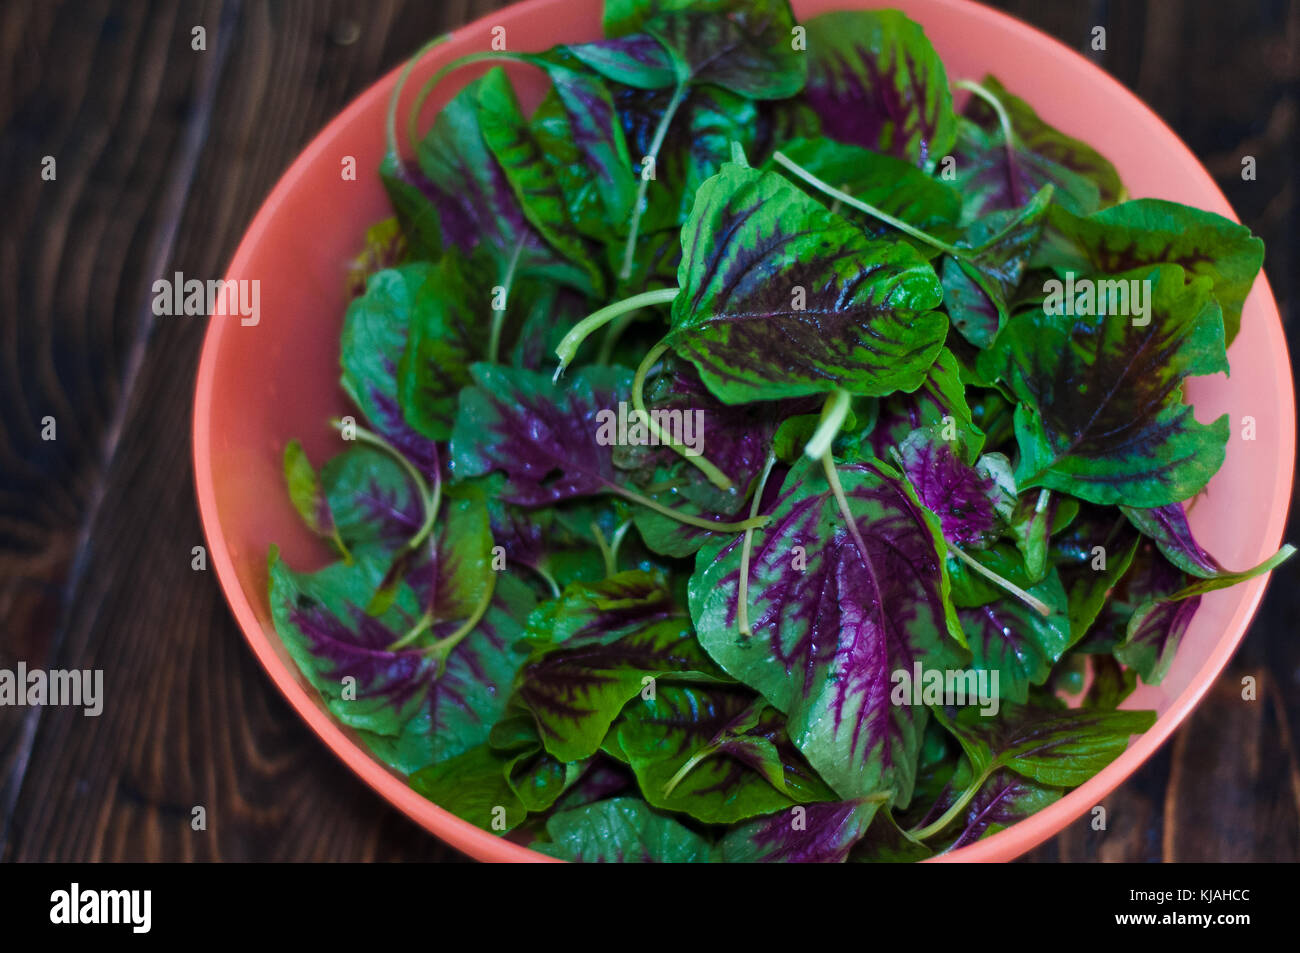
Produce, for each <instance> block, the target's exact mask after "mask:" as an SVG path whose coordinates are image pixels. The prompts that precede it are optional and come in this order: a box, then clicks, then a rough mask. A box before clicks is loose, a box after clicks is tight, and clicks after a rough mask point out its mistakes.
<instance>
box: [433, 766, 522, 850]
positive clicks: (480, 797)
mask: <svg viewBox="0 0 1300 953" xmlns="http://www.w3.org/2000/svg"><path fill="white" fill-rule="evenodd" d="M508 764H509V758H508V757H507V756H505V755H502V754H501V753H500V752H498V751H494V750H493V749H492V748H490V747H488V746H487V745H486V744H479V745H475V746H474V747H473V748H470V749H469V750H468V751H466V752H464V753H462V754H459V755H456V756H455V757H454V758H448V759H447V760H446V761H442V762H439V763H438V764H431V765H429V766H428V767H426V768H421V769H420V770H419V771H417V772H415V774H413V775H411V778H410V783H411V787H412V788H414V789H415V790H416V791H417V792H419V793H420V794H421V795H423V796H424V797H426V798H428V799H429V800H430V801H432V802H433V803H434V804H437V805H438V806H439V807H441V808H442V809H443V810H446V811H450V812H451V813H452V814H455V815H456V816H457V817H459V818H461V819H462V820H466V821H469V822H470V823H471V824H475V825H477V826H479V827H481V828H483V829H484V830H486V831H492V833H494V834H505V833H506V832H507V831H509V830H511V829H513V828H515V827H517V826H518V825H519V824H521V823H523V820H524V818H525V817H527V815H528V810H527V808H525V806H524V803H523V802H522V801H521V800H520V799H519V797H518V796H516V794H515V792H514V791H513V790H512V789H511V787H510V784H509V782H508V781H507V780H506V775H505V772H506V768H507V766H508Z"/></svg>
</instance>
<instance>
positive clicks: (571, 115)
mask: <svg viewBox="0 0 1300 953" xmlns="http://www.w3.org/2000/svg"><path fill="white" fill-rule="evenodd" d="M652 42H653V41H652ZM654 46H656V47H657V46H658V44H657V43H655V44H654ZM546 69H547V72H548V74H549V75H550V78H551V84H552V88H551V91H550V92H549V93H548V94H547V96H546V98H545V99H543V100H542V103H541V105H540V106H538V108H537V110H536V112H534V113H533V116H532V119H531V120H530V126H531V129H532V135H533V137H534V139H535V140H536V142H537V144H538V145H539V146H540V147H541V149H542V152H543V153H544V155H545V156H546V158H547V160H548V161H549V162H550V165H551V169H552V172H553V174H554V176H555V179H556V184H557V185H558V186H559V188H560V190H561V192H562V193H563V195H564V200H565V204H566V206H567V212H568V216H569V219H570V221H571V222H572V224H573V227H574V228H575V229H577V231H578V232H579V233H581V234H583V235H586V236H588V237H591V238H597V239H606V240H608V239H612V238H615V237H617V236H619V235H621V234H623V233H624V232H625V231H626V227H625V225H626V222H627V221H628V219H629V218H630V217H631V214H632V206H633V204H634V202H635V201H636V180H635V177H634V176H633V164H632V158H631V155H630V153H629V152H628V146H627V140H626V137H625V135H624V132H623V127H622V125H621V123H620V121H619V115H618V111H617V107H616V106H615V104H614V97H613V94H612V93H611V91H610V90H609V88H608V87H607V86H606V85H605V83H603V82H602V81H601V80H600V79H599V77H595V76H591V75H590V74H588V73H585V72H580V71H578V70H576V69H570V68H567V67H565V66H561V65H558V64H549V65H547V67H546Z"/></svg>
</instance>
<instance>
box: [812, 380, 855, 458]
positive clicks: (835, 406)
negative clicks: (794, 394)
mask: <svg viewBox="0 0 1300 953" xmlns="http://www.w3.org/2000/svg"><path fill="white" fill-rule="evenodd" d="M851 403H852V396H851V395H850V394H849V392H848V391H846V390H839V389H836V390H835V391H833V392H832V393H831V395H830V397H828V398H827V399H826V403H825V404H824V405H823V406H822V418H821V420H820V421H819V422H818V423H817V429H816V430H815V431H813V435H812V439H810V440H809V441H808V444H807V446H805V447H804V449H803V452H804V453H805V454H807V455H808V458H809V459H810V460H820V459H821V458H822V455H823V454H825V453H826V451H827V450H829V449H830V448H831V444H832V443H833V442H834V441H835V437H836V435H837V434H838V433H839V432H840V428H841V427H843V426H844V418H846V417H847V416H848V415H849V405H850V404H851Z"/></svg>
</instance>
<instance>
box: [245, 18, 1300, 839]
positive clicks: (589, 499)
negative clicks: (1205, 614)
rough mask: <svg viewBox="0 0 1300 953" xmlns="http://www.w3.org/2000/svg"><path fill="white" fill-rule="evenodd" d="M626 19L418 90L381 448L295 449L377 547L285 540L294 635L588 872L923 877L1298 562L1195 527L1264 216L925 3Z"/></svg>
mask: <svg viewBox="0 0 1300 953" xmlns="http://www.w3.org/2000/svg"><path fill="white" fill-rule="evenodd" d="M605 33H606V38H605V39H603V40H600V41H597V42H592V43H584V44H576V45H564V46H558V47H556V48H554V49H552V50H550V51H548V52H545V53H537V54H521V53H510V52H506V51H492V52H485V53H481V54H476V55H474V56H472V57H469V58H467V60H469V61H474V62H481V61H484V60H490V61H491V60H499V61H506V62H515V63H519V62H522V63H526V64H529V65H530V66H532V67H535V68H538V69H540V70H542V71H544V73H545V74H546V76H547V78H548V81H549V88H548V92H547V93H546V95H545V97H544V98H543V99H542V101H541V103H540V104H539V105H538V106H537V107H536V109H535V110H533V111H532V112H531V113H526V111H525V110H524V108H523V107H522V106H521V104H520V101H519V98H518V97H517V95H516V93H515V90H514V89H513V87H512V85H511V83H510V80H509V78H508V76H507V74H506V72H504V71H503V70H502V69H500V68H499V67H494V68H493V69H491V70H490V71H489V72H487V73H486V74H485V75H483V76H482V77H481V78H479V79H476V80H474V81H472V82H471V83H469V84H468V85H466V86H465V87H464V88H463V90H462V91H461V92H460V93H459V94H457V95H456V96H455V97H454V98H453V99H452V101H451V102H450V103H449V104H448V105H447V106H446V107H445V108H444V109H443V110H442V111H441V113H440V114H439V115H438V117H437V119H436V120H435V122H434V123H433V125H432V128H431V129H429V130H428V131H427V132H424V133H423V134H413V135H412V139H413V150H412V151H413V154H414V158H413V159H404V158H402V156H401V150H400V149H399V145H398V125H397V122H396V119H395V116H393V115H390V121H389V126H388V136H389V142H388V155H387V157H386V159H385V161H384V163H383V165H382V167H381V173H382V176H383V180H384V185H385V187H386V188H387V190H388V193H389V195H390V197H391V201H392V205H393V209H394V212H395V217H394V218H393V219H390V220H387V221H384V222H381V223H378V224H376V225H375V226H374V228H372V229H371V231H370V233H369V235H368V241H367V247H366V249H365V250H364V251H363V253H362V255H361V256H360V257H359V258H358V259H357V262H356V264H355V269H354V275H353V281H354V286H355V292H356V294H355V297H354V299H353V300H352V302H351V304H350V305H349V307H348V311H347V315H346V319H345V324H344V331H343V336H342V341H341V346H340V362H341V366H342V372H343V373H342V384H343V389H344V391H345V392H346V394H347V395H348V397H349V398H350V400H351V402H352V403H353V404H354V405H355V411H354V412H353V413H352V414H349V415H345V416H342V417H340V418H339V419H338V420H337V421H336V425H337V426H338V429H339V431H340V436H341V437H342V438H343V440H344V441H345V446H346V449H344V450H343V451H342V452H341V453H339V454H338V455H337V456H335V457H333V458H332V459H330V460H328V461H326V462H325V463H324V464H323V465H322V466H321V467H320V468H319V469H317V468H316V467H315V466H314V465H313V464H312V463H311V462H310V461H309V460H308V459H307V457H306V454H305V453H304V452H303V450H302V448H301V446H300V445H298V444H297V443H290V444H289V445H288V446H287V447H286V448H285V454H284V470H285V476H286V479H287V483H288V491H289V494H290V497H291V499H292V501H293V503H294V506H295V507H296V508H297V510H298V511H299V513H300V514H301V515H302V518H303V520H304V521H305V522H306V524H307V525H308V526H309V527H310V528H311V529H312V530H313V531H315V532H316V533H318V534H319V535H320V536H322V537H323V538H324V539H326V540H328V541H329V543H330V544H331V545H332V546H333V547H334V548H335V549H336V550H337V556H338V560H337V562H335V563H334V564H333V565H330V566H329V567H327V568H325V569H322V570H320V571H317V572H313V573H300V572H295V571H294V570H293V569H292V568H291V567H290V566H288V565H287V564H286V563H285V561H284V560H283V559H281V558H280V555H279V553H278V551H277V550H275V549H273V550H272V552H271V555H270V603H271V611H272V614H273V617H274V620H275V623H276V627H277V629H278V631H279V633H280V636H281V638H282V639H283V641H284V643H285V646H286V647H287V648H288V650H289V652H290V654H291V655H292V656H293V658H294V659H295V660H296V661H297V663H298V665H299V667H300V668H301V670H302V672H303V673H304V674H305V675H306V676H307V678H308V679H309V680H310V681H311V683H312V684H313V685H314V686H315V688H316V689H317V690H318V691H319V693H320V694H321V696H322V698H323V699H324V700H325V703H326V705H327V707H328V708H329V710H330V711H331V712H332V713H333V714H334V716H335V717H337V719H338V720H339V721H340V722H342V723H343V724H345V725H347V726H349V727H350V728H351V729H353V730H354V731H355V732H356V733H357V734H358V735H359V736H360V737H361V738H362V739H363V740H364V741H365V743H366V744H367V745H368V746H369V747H370V748H371V750H372V751H373V752H374V754H375V755H376V756H377V757H378V758H379V759H381V760H382V761H383V762H384V763H386V764H387V765H389V766H390V767H391V768H393V769H394V770H396V771H399V772H401V773H402V774H404V775H406V776H408V777H409V779H410V783H411V785H412V786H413V787H414V788H415V790H417V791H419V792H420V793H421V794H424V795H425V796H427V797H428V798H430V799H431V800H433V801H434V802H436V803H437V804H439V805H441V806H442V807H444V808H446V809H447V810H449V811H452V812H453V813H455V814H457V815H458V816H460V817H462V818H464V819H466V820H468V821H470V822H472V823H474V824H477V825H479V826H480V827H483V828H484V829H486V830H489V831H492V832H494V833H498V834H502V835H505V836H509V837H511V838H513V839H516V840H517V841H518V842H520V843H526V844H528V845H529V846H531V847H533V848H534V849H536V850H538V851H541V852H543V853H547V854H551V855H553V856H557V857H561V858H566V859H574V860H601V859H622V860H636V859H643V860H673V861H684V860H721V861H752V860H811V861H831V860H836V861H838V860H846V859H850V860H867V861H870V860H907V859H923V858H926V857H930V856H933V855H936V854H940V853H943V852H946V851H949V850H951V849H953V848H955V847H960V846H964V845H966V844H969V843H972V842H974V841H976V840H978V839H980V838H982V837H985V836H987V835H988V834H990V833H992V832H994V831H996V830H999V829H1001V828H1004V827H1006V826H1009V825H1010V824H1013V823H1015V822H1016V821H1018V820H1020V819H1022V818H1025V817H1027V816H1029V815H1031V814H1033V813H1034V812H1035V811H1037V810H1039V809H1041V808H1042V807H1043V806H1045V805H1047V804H1050V803H1051V802H1052V801H1053V800H1055V799H1057V798H1059V797H1060V796H1061V795H1062V793H1063V792H1064V791H1066V790H1068V789H1069V788H1072V787H1075V786H1078V785H1079V784H1081V783H1083V782H1084V781H1086V780H1087V779H1088V778H1089V777H1091V776H1092V775H1093V774H1095V773H1096V772H1097V771H1099V770H1100V769H1102V768H1103V767H1105V766H1106V765H1107V764H1108V763H1110V762H1111V761H1112V760H1113V759H1114V758H1116V757H1117V756H1118V755H1119V754H1120V753H1121V752H1122V751H1123V750H1124V749H1125V747H1126V746H1127V744H1128V742H1129V738H1130V737H1131V736H1132V735H1134V734H1139V733H1141V732H1142V731H1144V730H1146V729H1147V728H1148V727H1150V725H1151V724H1152V722H1153V721H1154V713H1152V712H1147V711H1136V710H1124V709H1120V708H1119V706H1120V704H1121V703H1122V702H1124V700H1125V699H1126V698H1127V697H1128V695H1129V694H1130V693H1131V692H1132V690H1133V689H1134V687H1135V685H1136V684H1137V680H1138V679H1141V680H1142V681H1143V682H1145V683H1147V684H1155V683H1158V682H1159V681H1160V680H1161V679H1162V678H1163V677H1164V675H1165V674H1166V672H1167V671H1168V668H1169V666H1170V664H1171V661H1172V659H1173V657H1174V654H1175V652H1176V651H1177V648H1178V644H1179V640H1180V638H1181V635H1182V633H1183V632H1184V631H1185V630H1186V628H1187V626H1188V624H1189V622H1190V620H1191V617H1192V615H1193V613H1194V612H1195V611H1196V609H1197V606H1198V603H1199V600H1200V598H1201V595H1202V594H1203V593H1205V592H1208V591H1210V590H1213V589H1216V588H1221V587H1224V586H1229V585H1232V584H1234V583H1236V582H1239V581H1241V580H1243V579H1246V578H1249V577H1251V576H1253V575H1257V574H1259V573H1262V572H1266V571H1268V570H1270V569H1271V568H1273V567H1274V566H1275V565H1277V564H1278V563H1279V562H1280V561H1281V560H1283V559H1285V558H1287V557H1288V556H1289V555H1290V554H1291V552H1292V550H1291V548H1290V547H1284V548H1283V550H1281V551H1280V552H1279V553H1278V554H1277V555H1276V556H1274V557H1273V558H1271V559H1269V560H1267V561H1266V562H1264V563H1263V564H1261V565H1259V566H1256V567H1254V568H1253V569H1249V570H1246V571H1244V572H1233V571H1229V570H1228V569H1225V568H1224V567H1222V566H1220V565H1219V563H1218V562H1217V561H1216V560H1215V559H1214V558H1213V557H1212V556H1211V555H1210V554H1209V553H1207V552H1206V551H1205V550H1204V549H1202V548H1201V546H1199V545H1198V544H1197V543H1196V541H1195V540H1194V538H1193V537H1192V534H1191V531H1190V529H1189V527H1188V523H1187V519H1186V512H1185V508H1184V505H1185V504H1189V503H1190V502H1191V501H1192V500H1193V499H1194V498H1195V497H1196V496H1197V494H1198V493H1199V492H1200V491H1201V490H1202V489H1203V488H1204V486H1205V485H1206V483H1207V482H1208V480H1209V479H1210V477H1211V476H1213V475H1214V473H1215V472H1216V471H1217V470H1218V469H1219V466H1220V465H1221V464H1222V462H1223V460H1224V455H1225V446H1226V443H1227V439H1228V432H1227V431H1228V427H1227V421H1226V420H1225V419H1220V420H1217V421H1214V422H1213V423H1209V424H1205V423H1201V422H1199V421H1197V420H1196V418H1195V417H1194V415H1193V413H1192V410H1191V408H1190V407H1189V406H1188V405H1187V404H1186V403H1185V402H1184V400H1183V392H1182V388H1183V382H1184V380H1185V379H1186V378H1188V377H1193V376H1197V375H1205V374H1214V373H1218V372H1221V371H1226V370H1227V356H1226V345H1227V343H1229V342H1230V341H1231V339H1232V337H1233V336H1234V335H1235V334H1236V332H1237V330H1238V328H1239V326H1240V319H1241V312H1242V306H1243V302H1244V299H1245V296H1246V293H1247V291H1248V290H1249V289H1250V286H1251V283H1252V281H1253V280H1254V277H1255V275H1256V273H1257V272H1258V270H1259V268H1260V264H1261V261H1262V254H1263V249H1262V244H1261V243H1260V242H1259V240H1258V239H1256V238H1254V237H1252V236H1251V235H1250V233H1249V231H1248V230H1247V229H1245V228H1243V227H1242V226H1240V225H1237V224H1235V223H1233V222H1231V221H1229V220H1227V219H1224V218H1222V217H1220V216H1218V215H1215V214H1212V213H1209V212H1203V211H1199V210H1197V209H1193V208H1189V207H1186V206H1182V205H1178V204H1176V203H1172V202H1166V201H1160V200H1154V199H1141V200H1136V201H1125V200H1124V189H1123V185H1122V184H1121V182H1120V180H1119V176H1118V175H1117V174H1116V172H1115V170H1114V168H1113V167H1112V166H1111V165H1110V163H1109V162H1107V160H1106V159H1105V158H1103V157H1102V156H1101V155H1099V154H1098V153H1097V152H1096V151H1095V150H1093V149H1092V148H1090V147H1089V146H1087V145H1086V144H1084V143H1082V142H1079V141H1077V140H1075V139H1072V138H1070V137H1068V136H1065V135H1063V134H1062V133H1060V132H1058V131H1057V130H1055V129H1053V128H1052V127H1051V126H1049V125H1048V124H1047V123H1045V122H1043V121H1042V120H1041V119H1040V118H1039V117H1038V116H1037V115H1036V114H1035V112H1034V111H1033V109H1032V108H1030V107H1029V105H1028V104H1027V103H1025V102H1024V101H1022V100H1021V99H1019V98H1017V97H1016V96H1015V95H1014V94H1013V93H1012V92H1011V91H1008V90H1007V89H1005V88H1003V87H1002V86H1001V84H1000V83H998V81H997V80H996V79H994V78H992V77H985V78H983V79H982V80H981V81H979V82H972V81H968V80H960V81H955V82H952V83H951V84H950V80H949V78H948V77H947V75H946V72H945V69H944V66H943V63H942V62H941V61H940V60H939V58H938V56H937V55H936V54H935V52H934V50H933V49H932V48H931V47H930V45H929V42H928V41H927V39H926V37H925V35H924V33H923V32H922V30H921V28H920V27H919V26H918V25H917V24H915V23H913V22H912V21H910V20H908V19H907V18H906V17H904V16H903V15H902V14H900V13H897V12H894V11H871V12H844V13H833V14H827V15H824V16H821V17H816V18H813V19H810V20H808V21H807V22H805V23H803V24H798V23H796V22H795V20H794V17H793V15H792V13H791V12H790V10H789V8H788V6H787V5H786V3H785V2H784V0H781V2H768V0H763V2H745V3H741V2H734V3H733V2H691V3H688V2H682V0H657V2H651V0H636V2H634V0H608V2H607V3H606V7H605ZM462 62H463V61H462ZM449 71H450V70H449V69H444V70H443V71H440V73H439V74H438V75H437V76H435V77H434V81H437V80H440V79H442V78H443V74H445V73H446V72H449ZM431 82H432V81H431ZM954 89H956V90H961V91H965V92H967V93H969V94H970V100H969V102H968V105H967V107H966V108H965V110H964V111H963V112H962V114H960V115H959V114H957V113H956V112H955V111H954V109H953V99H952V90H954ZM399 91H400V87H399ZM425 95H427V89H425V90H422V91H421V92H420V95H418V96H417V102H416V106H415V108H414V109H413V110H412V122H411V123H408V124H407V125H408V127H409V129H410V131H411V132H412V133H414V132H415V131H416V130H415V117H416V116H418V115H419V105H420V103H422V102H423V99H424V97H425ZM396 101H397V96H396V94H395V95H394V103H396Z"/></svg>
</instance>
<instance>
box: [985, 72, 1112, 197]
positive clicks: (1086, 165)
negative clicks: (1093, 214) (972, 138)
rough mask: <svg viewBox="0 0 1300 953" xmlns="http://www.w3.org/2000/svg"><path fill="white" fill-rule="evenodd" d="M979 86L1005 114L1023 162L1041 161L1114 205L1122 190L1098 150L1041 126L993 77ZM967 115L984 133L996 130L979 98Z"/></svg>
mask: <svg viewBox="0 0 1300 953" xmlns="http://www.w3.org/2000/svg"><path fill="white" fill-rule="evenodd" d="M980 85H981V86H983V87H984V88H985V89H986V90H988V91H989V92H990V93H992V94H993V95H994V96H996V97H997V98H998V100H999V101H1000V102H1001V103H1002V107H1003V108H1004V109H1005V110H1006V111H1007V115H1008V116H1009V117H1010V119H1011V128H1012V130H1013V131H1014V133H1015V138H1016V145H1017V146H1018V147H1019V151H1020V152H1021V154H1022V155H1024V156H1025V157H1026V158H1029V157H1041V158H1042V159H1046V160H1048V161H1049V162H1051V163H1053V164H1055V165H1057V166H1061V167H1063V168H1065V169H1068V170H1069V171H1070V172H1072V173H1074V174H1076V175H1079V176H1082V177H1083V178H1084V179H1086V180H1087V181H1088V182H1091V183H1092V184H1093V186H1094V187H1095V188H1096V191H1097V194H1098V197H1099V198H1100V201H1101V203H1102V204H1103V205H1114V204H1115V203H1116V202H1118V201H1119V200H1120V196H1121V195H1122V194H1123V192H1124V186H1123V183H1121V182H1120V179H1119V173H1118V172H1116V171H1115V167H1114V166H1113V165H1111V164H1110V162H1109V161H1108V160H1107V159H1106V158H1105V157H1104V156H1102V155H1101V154H1100V153H1099V152H1097V150H1095V149H1093V148H1092V146H1090V145H1088V144H1087V143H1086V142H1082V141H1080V140H1079V139H1075V138H1073V137H1072V136H1067V135H1066V134H1065V133H1063V132H1061V131H1060V130H1059V129H1057V128H1055V127H1054V126H1051V125H1049V124H1048V123H1046V122H1044V121H1043V120H1042V119H1041V118H1040V117H1039V115H1038V113H1036V112H1035V111H1034V108H1033V107H1032V106H1030V105H1029V103H1027V102H1025V101H1024V100H1023V99H1021V98H1019V97H1018V96H1013V95H1012V94H1011V93H1010V92H1008V91H1007V89H1006V87H1004V86H1003V85H1002V84H1001V83H1000V82H998V80H997V78H996V77H994V76H985V77H984V79H983V81H982V82H981V83H980ZM966 112H967V114H968V115H969V116H970V117H971V118H972V119H973V120H974V121H975V122H977V123H979V124H980V125H981V126H983V127H984V128H985V129H989V130H992V129H995V128H997V126H998V117H997V114H996V113H995V112H994V110H993V108H992V107H991V106H990V105H989V104H988V103H986V102H985V101H984V100H982V99H980V98H979V97H978V96H972V97H971V100H970V103H969V105H968V106H967V109H966Z"/></svg>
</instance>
